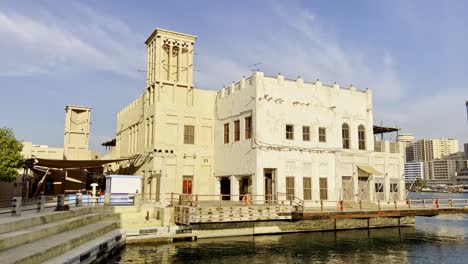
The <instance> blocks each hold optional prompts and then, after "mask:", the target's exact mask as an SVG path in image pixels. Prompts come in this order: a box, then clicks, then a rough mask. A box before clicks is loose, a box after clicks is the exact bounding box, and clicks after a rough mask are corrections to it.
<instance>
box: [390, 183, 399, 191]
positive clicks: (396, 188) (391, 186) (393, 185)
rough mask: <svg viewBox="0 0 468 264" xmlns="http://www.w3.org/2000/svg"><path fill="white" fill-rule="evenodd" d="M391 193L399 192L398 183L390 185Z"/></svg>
mask: <svg viewBox="0 0 468 264" xmlns="http://www.w3.org/2000/svg"><path fill="white" fill-rule="evenodd" d="M390 192H398V183H390Z"/></svg>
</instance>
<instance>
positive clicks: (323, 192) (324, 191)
mask: <svg viewBox="0 0 468 264" xmlns="http://www.w3.org/2000/svg"><path fill="white" fill-rule="evenodd" d="M327 199H328V184H327V178H320V200H327Z"/></svg>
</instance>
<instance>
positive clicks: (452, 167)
mask: <svg viewBox="0 0 468 264" xmlns="http://www.w3.org/2000/svg"><path fill="white" fill-rule="evenodd" d="M467 162H468V161H467V160H431V161H426V162H424V179H425V180H426V181H427V184H428V185H430V186H436V185H452V184H454V183H455V184H456V177H457V171H460V170H462V169H464V168H466V167H467Z"/></svg>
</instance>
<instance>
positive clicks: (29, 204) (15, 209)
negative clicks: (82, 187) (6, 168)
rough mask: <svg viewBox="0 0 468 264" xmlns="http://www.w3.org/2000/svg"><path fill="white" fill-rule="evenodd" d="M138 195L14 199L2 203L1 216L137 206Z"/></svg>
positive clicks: (70, 195) (77, 195)
mask: <svg viewBox="0 0 468 264" xmlns="http://www.w3.org/2000/svg"><path fill="white" fill-rule="evenodd" d="M139 201H140V199H139V195H138V194H135V195H133V194H128V193H125V194H108V197H107V198H106V196H105V195H100V196H92V195H89V194H82V193H77V194H66V195H65V194H59V195H57V196H45V195H40V196H39V197H38V198H33V199H28V200H25V201H24V200H23V199H22V198H21V197H13V198H12V199H11V200H3V201H0V215H5V214H11V215H12V216H20V215H21V214H22V212H29V211H36V212H38V213H39V212H44V211H46V210H47V209H53V210H55V211H66V210H69V209H70V208H71V207H81V206H102V205H110V206H115V205H132V206H133V205H137V204H139Z"/></svg>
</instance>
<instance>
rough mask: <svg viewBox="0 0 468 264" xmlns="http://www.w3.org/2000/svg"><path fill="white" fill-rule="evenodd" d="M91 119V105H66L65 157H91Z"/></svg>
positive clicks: (76, 158)
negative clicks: (89, 146) (89, 147)
mask: <svg viewBox="0 0 468 264" xmlns="http://www.w3.org/2000/svg"><path fill="white" fill-rule="evenodd" d="M90 120H91V108H90V107H86V106H73V105H67V106H66V107H65V134H64V142H63V148H64V159H67V160H82V159H89V151H88V145H89V130H90V124H91V122H90Z"/></svg>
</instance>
